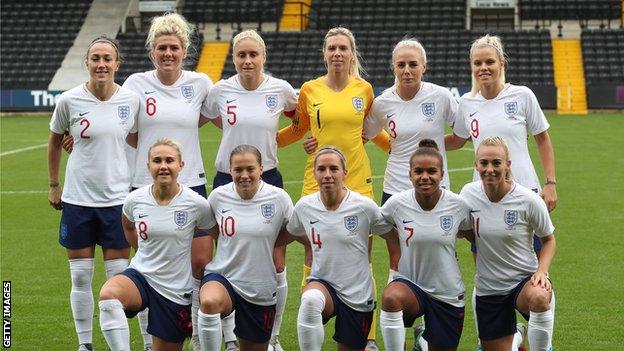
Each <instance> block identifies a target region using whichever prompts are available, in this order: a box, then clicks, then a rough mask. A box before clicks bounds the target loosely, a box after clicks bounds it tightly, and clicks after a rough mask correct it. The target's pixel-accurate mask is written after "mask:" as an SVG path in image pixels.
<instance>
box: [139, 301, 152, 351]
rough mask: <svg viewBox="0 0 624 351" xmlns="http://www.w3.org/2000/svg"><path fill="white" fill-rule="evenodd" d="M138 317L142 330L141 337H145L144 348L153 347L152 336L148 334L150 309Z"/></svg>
mask: <svg viewBox="0 0 624 351" xmlns="http://www.w3.org/2000/svg"><path fill="white" fill-rule="evenodd" d="M137 317H139V329H141V336H142V337H143V348H147V346H152V336H151V335H150V334H149V333H148V332H147V324H148V317H149V308H146V309H144V310H143V311H141V312H139V313H137Z"/></svg>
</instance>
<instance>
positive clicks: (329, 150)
mask: <svg viewBox="0 0 624 351" xmlns="http://www.w3.org/2000/svg"><path fill="white" fill-rule="evenodd" d="M325 154H334V155H337V156H338V159H339V160H340V165H341V166H342V169H343V170H345V171H346V170H347V159H346V158H345V156H344V154H343V153H342V151H340V149H339V148H337V147H335V146H331V145H328V146H323V147H322V148H320V149H318V151H317V152H316V156H314V168H316V161H317V160H318V158H319V156H321V155H325Z"/></svg>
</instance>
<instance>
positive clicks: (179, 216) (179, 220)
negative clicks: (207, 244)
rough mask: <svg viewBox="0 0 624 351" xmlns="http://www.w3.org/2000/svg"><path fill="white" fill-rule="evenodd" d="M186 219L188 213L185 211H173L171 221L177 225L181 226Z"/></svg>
mask: <svg viewBox="0 0 624 351" xmlns="http://www.w3.org/2000/svg"><path fill="white" fill-rule="evenodd" d="M186 221H188V213H187V212H186V211H175V212H173V222H174V223H175V224H176V225H177V226H178V227H182V226H184V225H185V224H186Z"/></svg>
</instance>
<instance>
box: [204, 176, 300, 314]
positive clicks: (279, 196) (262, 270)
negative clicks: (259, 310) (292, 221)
mask: <svg viewBox="0 0 624 351" xmlns="http://www.w3.org/2000/svg"><path fill="white" fill-rule="evenodd" d="M208 202H209V203H210V216H211V217H213V218H214V219H215V220H216V223H218V224H219V240H218V244H217V252H216V254H215V257H214V258H213V260H212V261H211V262H210V263H208V265H206V268H205V274H207V273H218V274H221V275H222V276H224V277H226V278H227V279H228V281H229V282H230V284H232V287H233V288H234V290H235V291H236V293H237V294H239V295H241V296H242V297H243V298H244V299H245V300H247V301H249V302H251V303H254V304H256V305H261V306H270V305H274V304H275V303H276V302H277V300H276V297H275V296H276V295H275V293H276V291H277V276H276V274H275V264H274V263H273V248H274V247H275V240H277V236H278V234H279V232H280V230H281V229H282V228H284V227H285V226H286V223H288V220H289V218H290V216H291V215H292V211H293V204H292V200H291V199H290V197H289V196H288V194H287V193H286V191H284V190H283V189H280V188H277V187H274V186H272V185H270V184H267V183H265V182H262V181H261V184H260V188H259V189H258V192H256V194H255V195H254V197H253V198H252V199H250V200H243V199H242V198H241V197H240V196H239V195H238V193H237V192H236V189H235V188H234V183H228V184H226V185H223V186H220V187H218V188H216V189H214V190H213V191H212V192H211V193H210V195H209V196H208Z"/></svg>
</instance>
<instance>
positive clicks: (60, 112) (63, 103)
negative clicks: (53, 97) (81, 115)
mask: <svg viewBox="0 0 624 351" xmlns="http://www.w3.org/2000/svg"><path fill="white" fill-rule="evenodd" d="M69 117H70V116H69V101H68V100H67V97H66V95H65V94H63V95H61V98H60V99H59V101H58V103H57V104H56V107H55V108H54V113H52V119H51V120H50V131H52V132H54V133H56V134H63V133H65V131H66V130H69Z"/></svg>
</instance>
